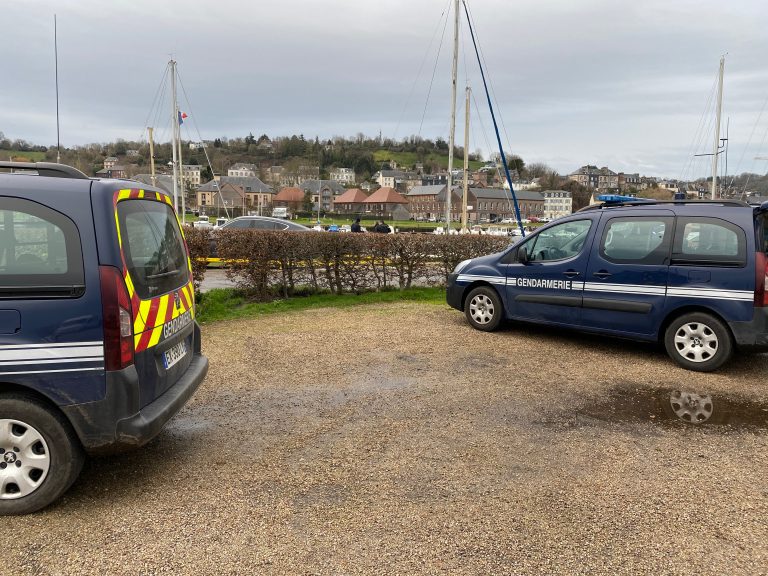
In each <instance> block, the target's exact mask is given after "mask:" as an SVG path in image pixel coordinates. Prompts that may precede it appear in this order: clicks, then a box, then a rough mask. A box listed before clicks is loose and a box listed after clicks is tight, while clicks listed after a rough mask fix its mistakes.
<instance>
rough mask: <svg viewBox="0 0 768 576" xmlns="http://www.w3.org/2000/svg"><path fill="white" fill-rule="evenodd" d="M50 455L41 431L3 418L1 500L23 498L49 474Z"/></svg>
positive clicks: (0, 452)
mask: <svg viewBox="0 0 768 576" xmlns="http://www.w3.org/2000/svg"><path fill="white" fill-rule="evenodd" d="M50 466H51V455H50V453H49V452H48V445H47V444H46V443H45V440H44V439H43V436H42V434H40V432H38V431H37V430H35V429H34V428H32V427H31V426H30V425H29V424H25V423H24V422H21V421H19V420H3V419H0V500H14V499H16V498H23V497H24V496H27V495H29V494H31V493H32V492H34V491H35V490H37V489H38V488H39V487H40V485H41V484H42V483H43V480H45V477H46V476H47V475H48V469H49V468H50Z"/></svg>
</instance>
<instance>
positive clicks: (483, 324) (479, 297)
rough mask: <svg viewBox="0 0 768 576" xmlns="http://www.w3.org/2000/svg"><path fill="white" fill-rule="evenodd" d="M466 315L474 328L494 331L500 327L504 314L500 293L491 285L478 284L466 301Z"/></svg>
mask: <svg viewBox="0 0 768 576" xmlns="http://www.w3.org/2000/svg"><path fill="white" fill-rule="evenodd" d="M464 315H465V316H466V317H467V322H469V325H470V326H472V328H475V329H476V330H482V331H484V332H492V331H493V330H496V328H498V327H499V324H500V323H501V319H502V317H503V316H504V308H503V306H502V305H501V299H500V298H499V294H498V293H497V292H496V290H494V289H493V288H491V287H490V286H478V287H477V288H475V289H474V290H472V291H471V292H470V293H469V295H468V296H467V299H466V300H465V303H464Z"/></svg>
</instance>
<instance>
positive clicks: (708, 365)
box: [664, 312, 733, 372]
mask: <svg viewBox="0 0 768 576" xmlns="http://www.w3.org/2000/svg"><path fill="white" fill-rule="evenodd" d="M664 346H665V347H666V349H667V354H669V355H670V357H671V358H672V359H673V360H674V361H675V362H677V363H678V364H679V365H680V366H682V367H683V368H687V369H688V370H694V371H696V372H712V371H714V370H717V369H718V368H720V366H722V365H723V364H725V362H727V361H728V360H729V359H730V357H731V356H732V355H733V339H732V337H731V332H730V331H729V330H728V328H727V327H726V326H725V325H724V324H723V323H722V322H721V321H720V320H718V319H717V318H715V317H714V316H711V315H710V314H706V313H703V312H693V313H691V314H684V315H683V316H680V317H679V318H675V320H673V321H672V323H671V324H670V325H669V327H667V331H666V332H665V334H664Z"/></svg>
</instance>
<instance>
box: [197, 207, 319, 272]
mask: <svg viewBox="0 0 768 576" xmlns="http://www.w3.org/2000/svg"><path fill="white" fill-rule="evenodd" d="M222 230H223V231H226V230H271V231H277V232H311V231H312V229H311V228H307V227H306V226H303V225H301V224H299V223H297V222H291V221H290V220H282V219H281V218H272V217H270V216H239V217H237V218H235V219H233V220H230V221H229V222H227V223H226V224H224V225H223V226H222V227H221V228H218V229H217V230H214V233H213V234H211V240H210V244H209V247H208V262H209V263H216V262H219V261H220V259H219V249H218V245H217V241H216V235H217V234H218V233H220V232H221V231H222Z"/></svg>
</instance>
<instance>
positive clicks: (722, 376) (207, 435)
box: [0, 304, 768, 575]
mask: <svg viewBox="0 0 768 576" xmlns="http://www.w3.org/2000/svg"><path fill="white" fill-rule="evenodd" d="M203 336H204V349H205V352H206V353H207V354H208V355H209V357H210V359H211V370H210V373H209V376H208V379H207V380H206V382H205V383H204V384H203V386H202V387H201V389H200V390H199V392H198V393H197V394H196V396H195V397H194V399H193V400H192V401H191V403H190V404H189V405H188V406H187V407H186V408H185V409H184V410H183V411H182V412H181V413H180V414H179V415H178V416H177V417H176V418H175V419H174V420H173V421H172V422H171V423H170V424H169V426H168V427H167V428H166V429H165V431H164V432H163V433H162V434H161V435H160V436H159V437H158V438H157V439H156V440H155V441H154V442H152V443H151V444H150V445H149V446H147V447H145V448H144V449H142V450H140V451H139V452H135V453H130V454H125V455H121V456H116V457H110V458H104V459H94V460H90V461H89V462H88V463H87V464H86V468H85V470H84V472H83V474H82V476H81V477H80V479H79V480H78V482H77V483H76V484H75V486H74V487H73V488H72V490H70V491H69V493H68V494H67V495H66V496H65V497H64V498H63V499H62V500H61V501H60V502H58V503H57V504H56V505H54V506H52V507H51V508H49V509H47V510H45V511H44V512H42V513H40V514H37V515H34V516H29V517H21V518H4V519H3V531H2V536H0V543H1V544H2V550H3V562H2V566H3V567H2V568H0V572H3V573H8V574H35V575H37V574H46V575H48V574H50V575H55V574H357V573H365V574H438V573H448V574H480V573H487V574H488V573H490V574H502V573H503V574H542V573H561V574H637V573H656V574H690V573H696V574H759V573H760V574H764V573H766V572H767V571H768V569H767V568H766V567H767V566H768V475H767V474H766V470H768V457H767V456H766V445H767V444H768V435H767V434H768V433H767V431H766V428H768V424H766V415H768V412H766V410H768V403H767V402H766V397H767V396H768V394H766V390H765V380H766V373H767V369H768V357H766V356H745V357H738V358H737V359H736V361H735V362H733V363H731V364H730V365H728V366H727V367H726V368H725V369H723V370H721V371H720V372H719V373H717V374H713V375H700V374H695V373H692V372H686V371H684V370H682V369H679V368H677V367H675V365H674V364H673V363H672V361H671V360H669V359H668V358H667V357H666V355H665V354H664V353H663V352H661V351H660V350H659V349H657V348H655V347H653V346H646V345H638V344H635V343H625V342H620V341H616V340H613V339H605V338H597V337H594V338H593V337H585V336H581V335H576V334H562V333H560V332H557V331H554V330H546V329H540V328H531V327H523V326H514V325H513V326H509V327H507V328H505V329H504V330H502V331H501V332H498V333H494V334H485V333H480V332H476V331H474V330H472V329H471V328H469V327H468V326H467V324H466V323H465V322H464V320H463V318H462V316H461V315H460V314H459V313H458V312H456V311H453V310H450V309H449V308H448V307H447V306H427V305H423V304H397V305H381V306H374V305H368V306H359V307H353V308H347V309H343V310H336V309H325V310H312V311H308V312H302V313H292V314H290V315H288V316H285V317H277V316H270V317H267V318H262V319H254V320H247V321H237V322H225V323H220V324H215V325H212V326H209V327H205V328H204V332H203ZM680 386H683V387H689V388H693V389H696V390H700V391H707V392H710V393H712V394H713V396H714V397H715V398H716V406H724V407H725V408H726V413H724V414H723V418H724V420H725V421H726V422H727V424H722V425H716V426H709V425H705V426H699V427H695V426H691V425H685V424H680V423H677V422H675V421H673V420H671V419H668V418H667V417H666V416H665V414H664V412H663V411H662V410H661V408H660V402H659V398H660V397H661V394H662V391H663V390H667V389H669V388H674V387H680ZM718 395H719V399H720V400H719V403H718V401H717V399H718Z"/></svg>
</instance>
